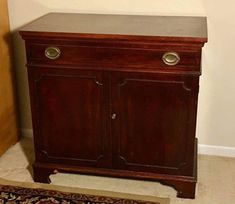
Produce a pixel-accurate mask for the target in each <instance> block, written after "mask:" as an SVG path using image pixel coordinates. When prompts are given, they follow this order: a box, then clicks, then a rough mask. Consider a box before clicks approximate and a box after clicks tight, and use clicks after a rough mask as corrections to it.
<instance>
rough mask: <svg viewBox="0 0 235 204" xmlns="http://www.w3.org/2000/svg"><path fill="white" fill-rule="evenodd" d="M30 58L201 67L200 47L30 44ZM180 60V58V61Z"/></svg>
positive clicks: (111, 65) (113, 65)
mask: <svg viewBox="0 0 235 204" xmlns="http://www.w3.org/2000/svg"><path fill="white" fill-rule="evenodd" d="M26 48H27V58H28V62H30V63H35V64H45V65H56V66H57V67H58V66H60V65H61V66H68V67H70V66H74V67H77V66H83V67H86V66H88V67H92V68H96V69H118V70H120V69H121V70H123V69H128V70H130V69H135V70H136V69H139V70H140V68H141V70H143V71H144V70H162V71H166V72H167V71H170V72H171V71H176V70H182V71H200V56H201V52H200V51H197V50H196V51H195V50H188V51H187V50H179V47H177V48H176V47H169V46H168V47H166V48H165V47H160V48H159V49H143V48H126V47H118V48H115V47H100V46H79V45H76V46H75V45H54V44H53V45H50V44H28V45H27V47H26ZM177 60H178V61H177Z"/></svg>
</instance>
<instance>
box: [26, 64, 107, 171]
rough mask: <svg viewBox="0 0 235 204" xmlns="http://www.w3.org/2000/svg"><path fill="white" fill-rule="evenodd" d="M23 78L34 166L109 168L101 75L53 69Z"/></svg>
mask: <svg viewBox="0 0 235 204" xmlns="http://www.w3.org/2000/svg"><path fill="white" fill-rule="evenodd" d="M28 74H29V85H30V97H31V109H32V116H33V127H34V138H35V147H36V148H35V151H36V163H37V162H40V163H41V162H53V163H59V164H60V165H62V164H65V165H80V166H88V167H109V165H110V163H111V162H110V156H109V154H108V152H109V150H108V148H109V146H110V145H109V139H108V135H107V134H106V123H107V121H106V118H107V117H106V115H107V114H106V104H107V101H106V97H105V89H106V78H105V76H104V74H102V73H101V72H94V71H81V70H77V69H69V68H64V69H63V68H62V69H61V68H60V69H56V68H55V67H53V68H37V67H28Z"/></svg>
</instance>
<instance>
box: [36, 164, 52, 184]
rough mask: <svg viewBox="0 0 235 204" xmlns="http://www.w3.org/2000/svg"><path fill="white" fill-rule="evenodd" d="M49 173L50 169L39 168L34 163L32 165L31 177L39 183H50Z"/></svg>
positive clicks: (50, 172)
mask: <svg viewBox="0 0 235 204" xmlns="http://www.w3.org/2000/svg"><path fill="white" fill-rule="evenodd" d="M50 174H53V170H52V169H47V168H41V167H38V166H36V165H34V166H33V179H34V181H35V182H39V183H51V180H50V178H49V176H50Z"/></svg>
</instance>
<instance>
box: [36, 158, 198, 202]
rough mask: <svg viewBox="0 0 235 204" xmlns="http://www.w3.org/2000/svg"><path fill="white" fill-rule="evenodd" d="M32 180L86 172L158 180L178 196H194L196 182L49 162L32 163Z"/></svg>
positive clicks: (158, 175) (43, 179)
mask: <svg viewBox="0 0 235 204" xmlns="http://www.w3.org/2000/svg"><path fill="white" fill-rule="evenodd" d="M33 169H34V181H35V182H41V183H50V182H51V181H50V178H49V176H50V175H51V174H56V173H75V174H86V175H96V176H109V177H119V178H129V179H140V180H150V181H158V182H160V183H162V184H164V185H169V186H172V187H173V188H175V190H176V191H177V197H179V198H194V197H195V186H196V182H197V178H196V176H192V177H186V176H177V175H172V176H169V175H167V176H166V175H164V174H155V173H146V172H138V173H137V172H133V171H126V170H110V169H98V168H87V167H80V168H78V167H74V166H69V165H63V166H62V165H61V164H51V163H34V165H33Z"/></svg>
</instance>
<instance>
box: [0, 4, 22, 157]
mask: <svg viewBox="0 0 235 204" xmlns="http://www.w3.org/2000/svg"><path fill="white" fill-rule="evenodd" d="M0 13H1V18H0V155H1V154H2V153H3V152H5V151H6V150H7V149H8V148H9V146H11V145H12V144H14V143H16V141H17V140H18V128H17V119H16V118H17V117H16V104H15V96H14V88H13V74H12V72H13V70H12V69H13V68H12V62H11V50H10V31H9V20H8V11H7V1H6V0H3V1H0Z"/></svg>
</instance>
